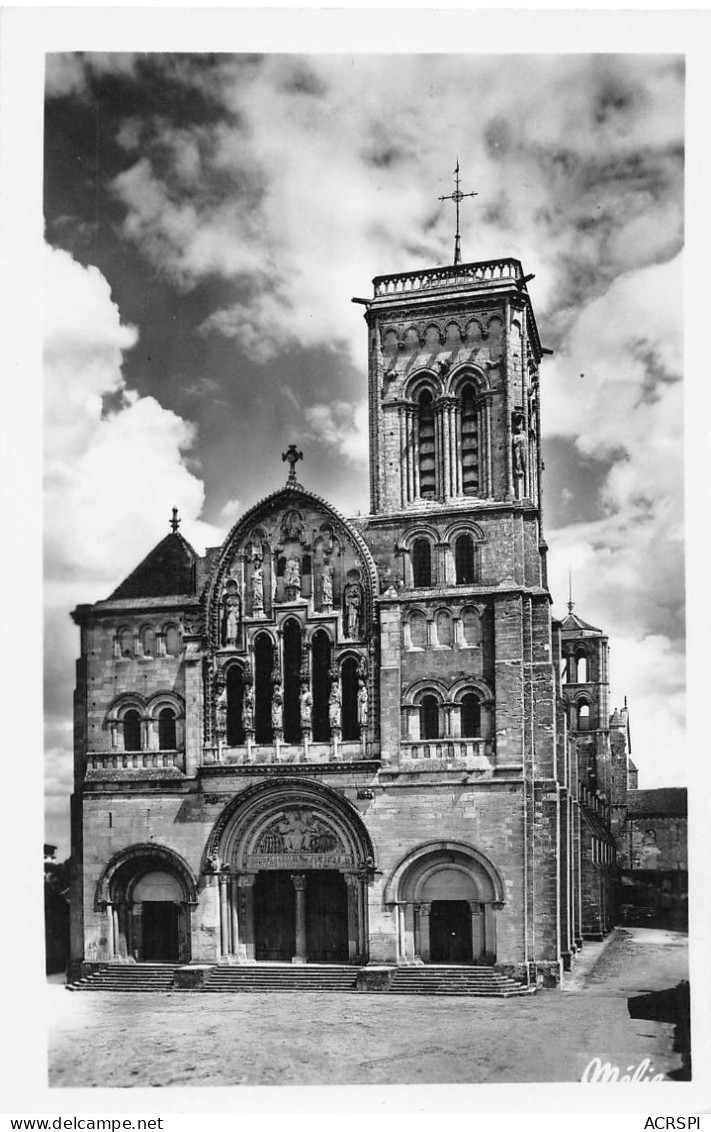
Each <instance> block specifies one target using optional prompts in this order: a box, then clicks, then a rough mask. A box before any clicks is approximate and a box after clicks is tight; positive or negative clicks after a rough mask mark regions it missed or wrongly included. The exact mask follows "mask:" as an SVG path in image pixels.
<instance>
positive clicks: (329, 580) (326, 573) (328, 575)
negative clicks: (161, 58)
mask: <svg viewBox="0 0 711 1132" xmlns="http://www.w3.org/2000/svg"><path fill="white" fill-rule="evenodd" d="M321 604H322V605H328V606H331V605H333V567H332V566H331V564H330V562H324V564H323V567H322V570H321Z"/></svg>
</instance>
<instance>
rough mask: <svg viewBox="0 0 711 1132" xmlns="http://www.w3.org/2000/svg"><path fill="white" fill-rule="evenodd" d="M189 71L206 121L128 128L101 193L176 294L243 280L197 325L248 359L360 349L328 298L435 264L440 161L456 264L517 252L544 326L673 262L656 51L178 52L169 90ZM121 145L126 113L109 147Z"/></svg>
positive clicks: (674, 106) (672, 120)
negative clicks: (201, 94) (460, 181)
mask: <svg viewBox="0 0 711 1132" xmlns="http://www.w3.org/2000/svg"><path fill="white" fill-rule="evenodd" d="M171 66H172V64H171ZM198 71H199V74H200V76H201V79H202V81H203V83H208V82H209V86H210V94H211V97H212V99H213V103H214V104H215V105H216V106H220V107H221V108H222V110H221V114H218V115H217V116H216V117H215V118H214V119H213V120H212V121H210V122H208V123H205V122H202V121H201V122H200V123H199V124H198V125H195V126H193V127H191V128H186V126H185V125H184V124H183V123H175V122H173V123H171V121H170V120H169V118H168V117H167V116H166V115H165V114H160V115H156V117H155V118H154V119H153V121H150V120H144V122H143V127H144V132H143V134H142V138H141V149H140V156H139V157H138V160H137V161H136V162H135V164H134V165H133V166H131V167H130V168H128V169H127V170H126V171H125V172H124V173H122V174H121V175H120V176H119V177H118V178H117V179H116V181H115V183H114V191H115V193H116V195H117V197H118V199H119V200H121V201H122V203H123V204H124V206H125V208H126V217H125V222H124V234H125V235H126V236H127V237H128V238H130V239H131V240H133V241H135V242H136V243H137V244H138V246H139V247H140V248H141V250H142V252H143V254H144V255H146V257H147V258H148V259H149V260H150V261H151V262H153V263H154V264H156V265H157V266H158V267H159V268H160V269H161V270H162V271H165V272H167V273H168V274H170V275H171V277H173V278H175V279H176V281H178V282H179V283H180V285H181V286H183V287H192V286H195V285H196V284H197V283H198V282H199V281H200V280H202V279H204V278H206V277H209V276H210V275H218V276H221V277H223V278H228V279H230V280H234V281H235V282H236V283H238V284H242V285H243V286H248V287H249V298H248V299H247V298H246V297H245V298H244V299H242V298H237V299H236V300H235V301H234V303H232V304H230V305H229V306H227V307H225V308H223V309H221V310H219V311H217V312H216V313H215V314H214V315H213V316H212V317H211V318H210V319H208V320H207V321H206V323H205V330H206V331H210V332H217V333H221V334H226V335H228V336H234V337H237V338H238V339H239V340H240V343H241V344H242V345H243V347H244V349H245V350H246V351H247V352H248V353H249V354H250V355H251V356H252V357H254V358H255V359H256V360H260V361H264V360H268V359H269V358H271V357H273V356H275V355H276V354H278V353H279V352H283V351H284V350H286V349H289V348H291V347H292V346H293V345H296V344H302V345H306V346H310V345H314V344H319V345H326V346H329V345H330V346H333V347H334V348H340V346H341V344H342V343H347V344H348V345H349V346H351V347H353V349H354V351H359V350H360V334H359V332H358V327H357V325H356V324H355V323H354V321H353V319H352V317H351V316H350V312H349V311H348V308H347V305H346V301H345V300H344V296H350V295H351V294H358V293H362V290H363V287H364V284H365V283H366V281H367V280H368V279H369V277H370V275H371V274H372V265H373V264H374V263H377V264H379V265H382V269H383V270H386V271H387V270H388V269H391V270H403V269H407V268H408V267H417V266H421V264H422V263H423V262H430V263H432V262H447V261H448V260H449V259H450V256H451V247H452V230H453V217H452V214H451V205H448V204H445V205H442V204H439V203H438V202H437V200H436V197H437V195H438V193H442V192H444V193H445V194H446V193H448V192H450V191H451V188H452V185H451V183H450V181H451V179H450V176H449V172H450V170H451V168H452V166H453V164H454V155H455V154H456V153H458V154H459V156H460V158H461V161H462V167H463V171H464V175H465V177H467V178H471V177H474V176H475V172H476V176H475V179H476V182H477V183H476V184H475V185H472V187H473V188H475V189H476V190H477V191H478V192H479V198H478V199H477V200H476V201H475V202H471V203H469V202H468V204H467V208H468V209H469V211H466V210H465V211H464V218H463V228H464V241H465V258H467V256H468V258H476V259H486V258H494V257H496V256H498V255H500V254H501V253H502V249H505V250H506V251H507V253H508V254H514V255H517V256H518V257H519V258H522V259H524V261H525V262H526V264H527V265H531V266H532V267H533V269H534V270H536V271H537V273H538V278H537V281H536V297H537V301H538V303H539V305H542V308H543V309H544V310H546V311H551V313H554V314H555V315H556V316H557V322H558V327H557V333H558V334H560V333H562V332H563V331H564V329H565V326H566V325H567V322H568V321H569V320H570V317H571V311H572V304H575V303H577V301H578V300H579V299H580V297H581V296H582V295H583V294H585V293H588V294H589V293H590V292H591V291H592V292H595V291H599V290H604V288H605V286H606V285H607V284H608V283H609V282H610V281H611V280H612V279H614V278H615V277H616V276H617V275H618V274H619V273H620V272H621V271H624V270H633V269H636V268H637V267H639V266H643V265H645V264H647V263H650V262H656V261H657V260H659V259H660V258H669V257H670V256H672V255H673V254H674V253H675V252H676V251H678V248H679V245H680V240H681V194H680V191H679V190H680V180H681V175H682V162H681V143H682V137H683V104H682V100H681V97H680V92H681V83H682V74H681V67H680V63H679V61H678V60H677V59H675V58H673V57H669V58H664V57H661V58H655V59H649V58H640V57H629V56H625V57H619V58H618V57H614V56H610V57H599V58H597V57H596V58H594V59H593V58H591V59H589V60H586V59H584V58H580V57H575V58H571V59H566V58H565V57H560V56H558V57H550V58H548V57H545V56H542V57H529V58H526V57H518V56H517V57H516V59H515V60H512V59H511V58H506V57H504V58H501V59H496V58H491V57H484V56H478V57H475V56H468V57H458V56H452V57H447V58H446V59H443V58H439V57H437V56H425V57H414V56H402V57H400V56H390V57H384V56H356V57H353V58H352V59H349V60H348V61H347V65H344V60H343V59H342V58H341V57H338V58H335V57H330V56H318V57H316V56H314V57H309V58H307V59H303V58H292V57H289V56H278V55H276V56H268V57H265V58H264V59H262V60H260V62H259V65H255V66H254V67H252V68H251V69H249V70H246V69H245V68H244V67H240V66H239V65H238V64H237V63H232V64H230V65H228V64H220V65H218V66H217V67H215V68H213V69H212V70H211V71H210V70H209V69H208V70H206V69H205V68H201V69H200V68H197V67H195V66H193V68H192V70H191V65H190V61H189V60H187V61H185V60H183V67H182V71H181V80H182V81H183V82H185V83H190V82H193V83H194V82H196V81H197V74H198ZM514 72H515V79H516V81H515V83H514V82H512V81H511V80H512V78H513V77H514ZM171 77H172V79H173V80H174V79H175V70H174V67H173V70H172V71H171ZM522 90H525V91H526V97H525V98H522V97H521V91H522ZM384 106H387V130H386V129H385V128H384V124H383V107H384ZM474 107H476V112H475V113H474V112H473V108H474ZM135 134H136V131H135V123H132V122H131V121H130V120H129V121H128V122H127V123H126V124H125V125H124V127H123V131H122V137H123V139H124V144H125V137H126V136H129V137H135ZM425 184H431V186H432V193H431V197H430V198H428V197H427V196H426V194H424V193H423V191H422V186H423V185H425ZM464 187H465V188H468V187H469V186H468V185H467V184H465V186H464ZM482 216H483V217H484V218H485V221H486V223H482ZM561 218H564V222H561ZM474 233H475V234H476V236H474ZM356 356H358V355H357V353H356Z"/></svg>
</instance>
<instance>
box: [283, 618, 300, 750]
mask: <svg viewBox="0 0 711 1132" xmlns="http://www.w3.org/2000/svg"><path fill="white" fill-rule="evenodd" d="M300 673H301V626H300V625H299V623H298V621H293V620H291V619H289V621H287V623H286V625H285V626H284V742H285V743H299V742H301V710H300V706H299V693H300V691H301V684H300V679H299V677H300Z"/></svg>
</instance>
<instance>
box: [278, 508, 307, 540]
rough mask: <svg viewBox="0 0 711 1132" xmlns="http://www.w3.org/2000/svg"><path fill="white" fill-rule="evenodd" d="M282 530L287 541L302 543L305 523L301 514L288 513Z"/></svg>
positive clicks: (298, 512)
mask: <svg viewBox="0 0 711 1132" xmlns="http://www.w3.org/2000/svg"><path fill="white" fill-rule="evenodd" d="M281 530H282V534H283V536H284V538H285V539H293V540H294V541H295V542H301V536H302V535H303V533H304V522H303V519H302V518H301V512H300V511H287V513H286V515H285V516H284V519H283V522H282V524H281Z"/></svg>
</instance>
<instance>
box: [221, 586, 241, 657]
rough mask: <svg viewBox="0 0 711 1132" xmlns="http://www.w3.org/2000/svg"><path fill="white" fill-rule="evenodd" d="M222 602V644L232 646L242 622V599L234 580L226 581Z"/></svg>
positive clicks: (237, 636)
mask: <svg viewBox="0 0 711 1132" xmlns="http://www.w3.org/2000/svg"><path fill="white" fill-rule="evenodd" d="M222 602H223V604H222V644H223V645H225V646H226V647H227V648H234V647H235V646H236V645H237V642H238V640H239V631H240V627H241V624H242V599H241V598H240V595H239V589H238V588H237V583H236V582H234V581H230V582H228V583H227V586H226V588H225V595H224V597H223V599H222Z"/></svg>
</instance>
